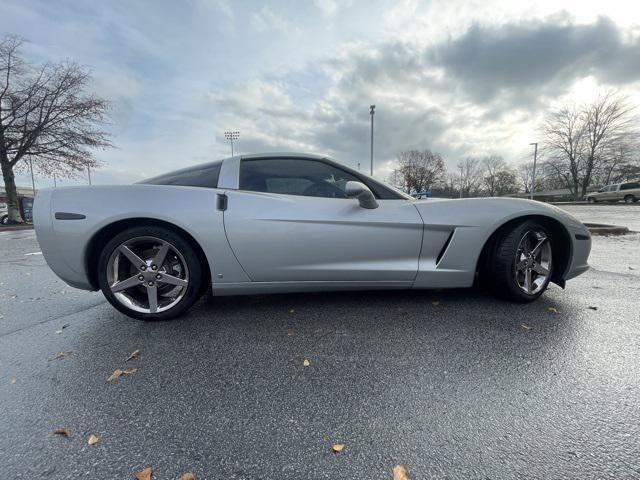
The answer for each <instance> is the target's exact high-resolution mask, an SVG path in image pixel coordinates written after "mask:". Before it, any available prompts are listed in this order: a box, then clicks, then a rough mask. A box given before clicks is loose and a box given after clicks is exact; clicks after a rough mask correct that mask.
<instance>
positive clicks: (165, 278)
mask: <svg viewBox="0 0 640 480" xmlns="http://www.w3.org/2000/svg"><path fill="white" fill-rule="evenodd" d="M158 283H168V284H169V285H178V286H180V287H186V286H187V285H189V282H188V281H186V280H183V279H182V278H178V277H174V276H173V275H167V274H163V275H162V278H159V279H158Z"/></svg>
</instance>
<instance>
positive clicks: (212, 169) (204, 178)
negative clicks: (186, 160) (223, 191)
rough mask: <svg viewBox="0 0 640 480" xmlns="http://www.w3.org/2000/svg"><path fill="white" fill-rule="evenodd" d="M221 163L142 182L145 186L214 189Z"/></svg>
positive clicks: (171, 173)
mask: <svg viewBox="0 0 640 480" xmlns="http://www.w3.org/2000/svg"><path fill="white" fill-rule="evenodd" d="M221 166H222V161H220V162H215V163H208V164H206V165H197V166H195V167H190V168H184V169H182V170H176V171H175V172H170V173H165V174H163V175H159V176H157V177H153V178H150V179H148V180H143V181H142V182H140V183H144V184H147V185H179V186H181V187H203V188H216V187H217V186H218V177H220V167H221Z"/></svg>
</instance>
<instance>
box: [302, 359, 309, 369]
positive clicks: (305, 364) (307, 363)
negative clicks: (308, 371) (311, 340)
mask: <svg viewBox="0 0 640 480" xmlns="http://www.w3.org/2000/svg"><path fill="white" fill-rule="evenodd" d="M309 365H311V362H310V361H309V359H308V358H305V359H304V360H303V361H302V366H303V367H308V366H309Z"/></svg>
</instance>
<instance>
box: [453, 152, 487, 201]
mask: <svg viewBox="0 0 640 480" xmlns="http://www.w3.org/2000/svg"><path fill="white" fill-rule="evenodd" d="M458 170H459V171H460V177H459V178H460V188H461V189H462V195H463V196H465V197H475V196H478V194H479V193H480V186H481V184H482V171H481V169H480V161H479V160H478V159H477V158H473V157H467V158H465V159H464V160H461V161H460V162H458Z"/></svg>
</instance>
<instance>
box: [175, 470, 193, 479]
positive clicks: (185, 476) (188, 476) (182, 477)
mask: <svg viewBox="0 0 640 480" xmlns="http://www.w3.org/2000/svg"><path fill="white" fill-rule="evenodd" d="M178 480H196V477H195V475H194V474H193V473H191V472H187V473H183V474H182V475H180V478H178Z"/></svg>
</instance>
